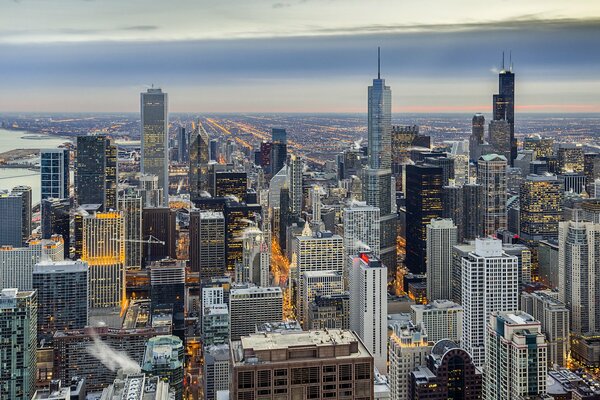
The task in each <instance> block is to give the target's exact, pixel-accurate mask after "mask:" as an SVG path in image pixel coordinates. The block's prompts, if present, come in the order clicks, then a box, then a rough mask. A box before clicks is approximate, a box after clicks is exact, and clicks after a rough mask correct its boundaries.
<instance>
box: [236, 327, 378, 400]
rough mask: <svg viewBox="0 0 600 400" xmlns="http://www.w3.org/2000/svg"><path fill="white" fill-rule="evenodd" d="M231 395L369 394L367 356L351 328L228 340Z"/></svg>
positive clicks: (313, 396)
mask: <svg viewBox="0 0 600 400" xmlns="http://www.w3.org/2000/svg"><path fill="white" fill-rule="evenodd" d="M230 360H231V361H230V371H231V374H232V375H231V379H230V393H229V398H230V399H232V400H243V399H250V398H256V399H257V398H259V397H260V396H261V395H260V394H259V393H263V392H261V391H263V390H264V391H269V392H270V393H274V394H276V395H281V398H294V399H295V398H298V399H326V398H344V399H349V400H350V399H373V398H374V388H373V379H374V373H373V357H372V356H371V354H369V351H368V350H367V348H366V347H365V345H363V343H362V342H361V340H360V338H358V337H357V336H356V334H355V333H354V332H352V331H342V330H339V329H330V330H323V331H308V332H306V331H304V332H303V331H300V332H290V333H270V334H264V333H256V334H253V335H250V336H245V337H242V338H241V340H238V341H232V343H231V349H230Z"/></svg>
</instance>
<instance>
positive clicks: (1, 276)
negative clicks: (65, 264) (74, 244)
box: [0, 236, 64, 290]
mask: <svg viewBox="0 0 600 400" xmlns="http://www.w3.org/2000/svg"><path fill="white" fill-rule="evenodd" d="M63 246H64V242H63V240H62V238H61V237H60V236H53V237H51V238H50V239H45V240H31V241H29V243H28V245H27V246H26V247H12V246H1V247H0V289H8V288H22V290H31V289H33V283H32V276H33V269H34V266H35V264H37V263H38V262H40V261H41V260H42V259H43V258H46V259H49V260H51V261H60V260H62V259H63V256H64V247H63Z"/></svg>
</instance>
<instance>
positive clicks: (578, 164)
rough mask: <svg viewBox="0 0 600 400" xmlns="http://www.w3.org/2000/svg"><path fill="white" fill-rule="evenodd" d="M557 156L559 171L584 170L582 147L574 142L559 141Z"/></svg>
mask: <svg viewBox="0 0 600 400" xmlns="http://www.w3.org/2000/svg"><path fill="white" fill-rule="evenodd" d="M557 156H558V170H559V173H561V174H563V173H565V172H583V171H584V168H585V155H584V152H583V147H580V146H577V145H576V144H574V143H561V144H560V145H559V146H558V152H557Z"/></svg>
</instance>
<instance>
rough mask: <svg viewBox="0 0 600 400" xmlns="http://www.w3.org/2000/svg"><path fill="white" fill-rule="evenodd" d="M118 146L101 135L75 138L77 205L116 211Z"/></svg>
mask: <svg viewBox="0 0 600 400" xmlns="http://www.w3.org/2000/svg"><path fill="white" fill-rule="evenodd" d="M117 177H118V167H117V146H116V145H113V144H111V141H110V139H108V138H107V137H106V136H104V135H94V136H78V137H77V157H76V160H75V194H76V198H77V203H78V204H79V205H83V204H100V205H102V208H101V209H102V210H107V211H108V210H111V209H112V210H115V209H116V208H117Z"/></svg>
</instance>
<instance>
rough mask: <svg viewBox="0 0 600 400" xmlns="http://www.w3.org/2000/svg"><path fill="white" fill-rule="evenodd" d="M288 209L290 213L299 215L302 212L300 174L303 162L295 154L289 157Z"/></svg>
mask: <svg viewBox="0 0 600 400" xmlns="http://www.w3.org/2000/svg"><path fill="white" fill-rule="evenodd" d="M289 172H290V209H291V212H292V215H294V216H297V217H299V216H300V213H301V212H302V204H303V202H304V193H303V191H302V174H303V173H304V162H303V161H302V159H301V158H299V157H297V156H291V157H290V169H289Z"/></svg>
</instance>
